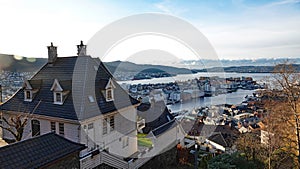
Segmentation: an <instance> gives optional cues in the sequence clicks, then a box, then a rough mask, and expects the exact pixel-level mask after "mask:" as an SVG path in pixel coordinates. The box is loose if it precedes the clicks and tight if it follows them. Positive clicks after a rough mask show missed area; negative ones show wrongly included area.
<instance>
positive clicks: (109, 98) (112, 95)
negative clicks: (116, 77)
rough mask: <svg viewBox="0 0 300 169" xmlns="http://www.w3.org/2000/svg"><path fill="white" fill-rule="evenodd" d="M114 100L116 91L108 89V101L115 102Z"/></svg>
mask: <svg viewBox="0 0 300 169" xmlns="http://www.w3.org/2000/svg"><path fill="white" fill-rule="evenodd" d="M109 92H110V94H111V97H108V96H109ZM113 100H114V90H113V89H112V88H108V89H106V101H108V102H109V101H113Z"/></svg>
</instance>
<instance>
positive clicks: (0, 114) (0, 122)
mask: <svg viewBox="0 0 300 169" xmlns="http://www.w3.org/2000/svg"><path fill="white" fill-rule="evenodd" d="M2 118H3V117H2V113H0V125H2Z"/></svg>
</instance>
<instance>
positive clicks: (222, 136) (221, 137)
mask: <svg viewBox="0 0 300 169" xmlns="http://www.w3.org/2000/svg"><path fill="white" fill-rule="evenodd" d="M236 139H237V137H232V136H231V135H228V134H226V133H221V132H219V133H215V134H213V135H211V136H210V137H209V138H208V140H210V141H212V142H215V143H217V144H219V145H221V146H223V147H231V146H232V145H233V144H234V142H235V140H236Z"/></svg>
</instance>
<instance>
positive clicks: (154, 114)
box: [137, 101, 174, 133]
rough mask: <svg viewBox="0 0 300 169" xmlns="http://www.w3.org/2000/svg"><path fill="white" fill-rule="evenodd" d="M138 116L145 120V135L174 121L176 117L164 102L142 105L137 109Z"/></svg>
mask: <svg viewBox="0 0 300 169" xmlns="http://www.w3.org/2000/svg"><path fill="white" fill-rule="evenodd" d="M137 110H138V111H137V114H138V116H140V117H142V118H143V119H145V122H146V124H145V128H144V129H143V132H144V133H149V132H150V131H151V130H154V129H156V128H158V127H160V126H162V125H164V124H166V123H168V122H170V121H172V120H174V116H173V115H172V114H171V113H170V112H169V110H168V108H167V106H166V104H165V103H164V102H163V101H158V102H153V103H151V104H150V103H149V104H147V103H142V104H140V105H139V106H138V107H137Z"/></svg>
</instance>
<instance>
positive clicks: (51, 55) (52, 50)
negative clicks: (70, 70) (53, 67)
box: [47, 42, 57, 63]
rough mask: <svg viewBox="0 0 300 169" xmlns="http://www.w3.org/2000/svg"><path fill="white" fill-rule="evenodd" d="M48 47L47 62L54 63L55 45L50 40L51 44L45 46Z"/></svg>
mask: <svg viewBox="0 0 300 169" xmlns="http://www.w3.org/2000/svg"><path fill="white" fill-rule="evenodd" d="M47 48H48V63H54V62H55V60H56V58H57V47H56V46H53V43H52V42H51V46H47Z"/></svg>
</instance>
